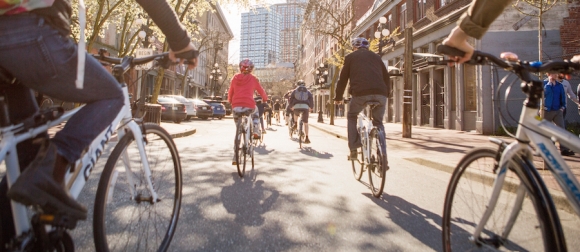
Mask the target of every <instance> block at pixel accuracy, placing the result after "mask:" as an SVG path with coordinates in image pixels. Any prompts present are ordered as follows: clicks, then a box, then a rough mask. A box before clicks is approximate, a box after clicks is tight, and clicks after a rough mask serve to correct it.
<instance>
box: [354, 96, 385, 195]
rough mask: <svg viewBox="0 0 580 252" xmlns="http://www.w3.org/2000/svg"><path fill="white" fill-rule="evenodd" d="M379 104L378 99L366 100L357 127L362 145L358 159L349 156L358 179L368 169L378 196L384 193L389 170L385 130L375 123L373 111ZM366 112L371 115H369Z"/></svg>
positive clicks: (371, 186) (374, 193)
mask: <svg viewBox="0 0 580 252" xmlns="http://www.w3.org/2000/svg"><path fill="white" fill-rule="evenodd" d="M379 105H381V103H380V102H378V101H369V102H366V103H365V109H364V110H363V111H361V112H360V113H359V114H358V116H357V126H356V128H357V131H358V134H359V137H360V140H361V144H362V146H361V147H359V148H357V158H356V159H351V158H350V156H349V159H350V160H351V162H352V172H353V174H354V178H355V179H356V180H357V181H360V179H361V177H362V174H363V173H364V171H365V170H366V171H368V174H369V184H370V188H371V192H372V194H373V196H374V197H376V198H379V197H380V196H381V194H383V189H384V188H385V177H386V172H387V171H388V170H389V165H388V160H387V143H386V138H385V132H384V131H383V130H382V129H380V128H379V127H377V126H374V125H373V117H372V114H373V113H371V112H372V111H373V110H374V109H375V107H376V106H379ZM365 112H366V113H367V114H368V115H370V117H367V116H366V114H365Z"/></svg>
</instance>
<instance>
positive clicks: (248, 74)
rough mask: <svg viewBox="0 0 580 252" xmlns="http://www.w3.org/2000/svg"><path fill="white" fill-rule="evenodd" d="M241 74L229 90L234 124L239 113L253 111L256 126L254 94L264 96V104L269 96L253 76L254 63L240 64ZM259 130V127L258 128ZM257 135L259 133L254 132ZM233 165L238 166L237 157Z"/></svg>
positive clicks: (247, 60)
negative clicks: (256, 92)
mask: <svg viewBox="0 0 580 252" xmlns="http://www.w3.org/2000/svg"><path fill="white" fill-rule="evenodd" d="M239 66H240V72H239V73H237V74H236V75H234V77H233V78H232V82H231V84H230V89H229V90H228V101H229V102H230V103H231V104H232V112H233V114H234V122H236V123H237V122H238V117H237V113H239V112H242V111H244V110H248V109H251V110H253V115H252V118H253V119H254V124H256V122H257V123H258V124H259V121H258V120H259V118H260V116H259V114H258V108H257V107H256V101H255V100H254V92H255V91H258V93H259V94H260V96H262V102H267V101H268V95H267V94H266V92H265V91H264V88H262V85H260V81H258V78H256V76H254V75H253V74H252V71H253V70H254V63H253V62H252V61H251V60H250V59H244V60H242V61H241V62H240V64H239ZM258 128H259V127H258ZM254 132H255V133H257V134H261V133H260V129H258V131H254ZM232 165H236V157H235V156H234V158H233V161H232Z"/></svg>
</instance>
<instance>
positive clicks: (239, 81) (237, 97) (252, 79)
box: [228, 73, 268, 108]
mask: <svg viewBox="0 0 580 252" xmlns="http://www.w3.org/2000/svg"><path fill="white" fill-rule="evenodd" d="M255 90H257V91H258V93H259V94H260V95H261V96H262V102H266V101H268V95H266V92H265V91H264V89H263V88H262V85H260V82H259V81H258V79H257V78H256V76H254V75H252V74H242V73H238V74H236V75H234V77H233V78H232V83H231V84H230V90H229V91H228V101H229V102H230V103H231V104H232V108H235V107H246V108H255V107H256V102H255V101H254V91H255Z"/></svg>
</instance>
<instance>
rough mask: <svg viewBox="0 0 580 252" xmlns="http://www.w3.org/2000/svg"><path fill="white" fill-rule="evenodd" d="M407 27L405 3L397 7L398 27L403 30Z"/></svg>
mask: <svg viewBox="0 0 580 252" xmlns="http://www.w3.org/2000/svg"><path fill="white" fill-rule="evenodd" d="M406 25H407V3H404V4H401V5H400V6H399V26H400V27H401V30H404V29H405V27H406Z"/></svg>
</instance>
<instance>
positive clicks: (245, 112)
mask: <svg viewBox="0 0 580 252" xmlns="http://www.w3.org/2000/svg"><path fill="white" fill-rule="evenodd" d="M253 113H254V110H253V109H251V108H244V109H242V110H237V111H234V114H236V115H242V114H243V115H247V116H249V115H251V114H253Z"/></svg>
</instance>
